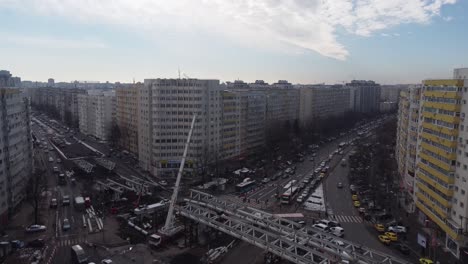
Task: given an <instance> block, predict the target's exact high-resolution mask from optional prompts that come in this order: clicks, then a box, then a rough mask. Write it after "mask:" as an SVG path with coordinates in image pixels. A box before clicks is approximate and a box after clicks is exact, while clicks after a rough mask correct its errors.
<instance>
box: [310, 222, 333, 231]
mask: <svg viewBox="0 0 468 264" xmlns="http://www.w3.org/2000/svg"><path fill="white" fill-rule="evenodd" d="M312 227H314V228H316V229H319V230H320V231H323V232H328V231H330V228H329V227H328V226H327V225H325V224H320V223H319V224H314V225H312Z"/></svg>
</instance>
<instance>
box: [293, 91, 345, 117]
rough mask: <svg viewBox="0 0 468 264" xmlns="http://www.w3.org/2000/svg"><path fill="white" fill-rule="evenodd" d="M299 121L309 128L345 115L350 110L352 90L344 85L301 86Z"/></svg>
mask: <svg viewBox="0 0 468 264" xmlns="http://www.w3.org/2000/svg"><path fill="white" fill-rule="evenodd" d="M299 101H300V103H299V105H300V111H299V121H300V124H301V126H307V125H309V124H311V123H312V122H314V121H318V120H319V119H324V118H327V117H331V116H340V115H344V113H346V112H347V111H349V110H350V105H349V101H350V88H349V87H346V86H342V85H301V86H300V100H299Z"/></svg>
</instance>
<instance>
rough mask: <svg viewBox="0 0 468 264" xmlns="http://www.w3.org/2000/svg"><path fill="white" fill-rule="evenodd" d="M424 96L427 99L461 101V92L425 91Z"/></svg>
mask: <svg viewBox="0 0 468 264" xmlns="http://www.w3.org/2000/svg"><path fill="white" fill-rule="evenodd" d="M424 96H426V97H439V98H449V99H461V98H462V95H461V92H455V91H453V92H452V91H425V92H424Z"/></svg>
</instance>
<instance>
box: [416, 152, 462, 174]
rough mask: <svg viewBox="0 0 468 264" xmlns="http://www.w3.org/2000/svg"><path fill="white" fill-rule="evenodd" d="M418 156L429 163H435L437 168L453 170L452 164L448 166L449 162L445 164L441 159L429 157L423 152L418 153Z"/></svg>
mask: <svg viewBox="0 0 468 264" xmlns="http://www.w3.org/2000/svg"><path fill="white" fill-rule="evenodd" d="M419 156H420V157H421V158H423V159H425V160H427V161H429V162H430V163H432V164H434V165H436V166H437V167H439V168H442V169H444V170H446V171H454V168H453V167H452V166H450V164H447V163H445V162H443V161H441V160H438V159H436V158H434V157H431V156H429V155H427V154H425V153H419Z"/></svg>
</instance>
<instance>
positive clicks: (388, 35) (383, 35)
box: [380, 33, 390, 37]
mask: <svg viewBox="0 0 468 264" xmlns="http://www.w3.org/2000/svg"><path fill="white" fill-rule="evenodd" d="M380 36H382V37H390V34H387V33H380Z"/></svg>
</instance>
